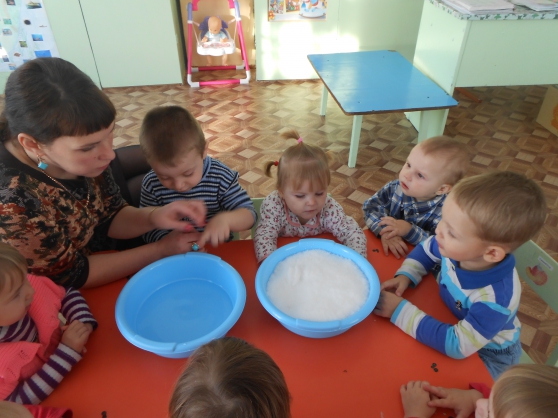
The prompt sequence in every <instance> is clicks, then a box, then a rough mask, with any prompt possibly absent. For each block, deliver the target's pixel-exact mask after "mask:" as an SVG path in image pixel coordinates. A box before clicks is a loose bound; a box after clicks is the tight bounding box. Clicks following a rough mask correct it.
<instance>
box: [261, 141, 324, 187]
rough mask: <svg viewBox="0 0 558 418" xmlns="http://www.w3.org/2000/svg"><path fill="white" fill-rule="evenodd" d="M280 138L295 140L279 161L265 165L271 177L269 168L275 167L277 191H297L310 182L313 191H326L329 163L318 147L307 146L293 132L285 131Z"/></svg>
mask: <svg viewBox="0 0 558 418" xmlns="http://www.w3.org/2000/svg"><path fill="white" fill-rule="evenodd" d="M281 136H282V137H283V138H285V139H295V140H297V144H296V145H292V146H290V147H289V148H287V149H286V150H285V152H283V155H282V156H281V158H280V160H279V161H270V162H268V163H266V165H265V173H266V174H267V176H269V177H271V167H273V166H274V165H277V190H280V191H283V190H285V187H286V186H291V187H292V188H294V189H299V188H300V187H301V186H302V184H303V183H304V182H305V181H309V182H310V186H311V187H312V189H313V190H324V189H327V187H328V186H329V183H330V181H331V174H330V171H329V162H328V158H327V155H326V153H325V152H324V150H323V149H321V148H320V147H317V146H315V145H311V144H308V143H306V142H304V140H303V139H302V138H301V137H300V135H299V134H298V132H296V131H294V130H290V131H286V132H284V133H283V134H281Z"/></svg>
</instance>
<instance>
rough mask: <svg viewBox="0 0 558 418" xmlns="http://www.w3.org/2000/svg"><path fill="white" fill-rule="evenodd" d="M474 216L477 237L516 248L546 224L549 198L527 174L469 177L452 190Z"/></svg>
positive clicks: (492, 174)
mask: <svg viewBox="0 0 558 418" xmlns="http://www.w3.org/2000/svg"><path fill="white" fill-rule="evenodd" d="M450 196H452V197H453V198H454V199H455V202H456V203H457V205H458V206H459V207H460V208H461V210H462V211H463V212H465V213H466V214H467V216H468V217H469V218H470V219H471V222H472V223H473V224H474V225H475V227H476V233H477V236H478V237H479V238H480V239H482V240H484V241H487V242H493V243H498V244H504V245H507V246H509V247H510V251H513V250H514V249H516V248H517V247H519V246H520V245H521V244H523V243H524V242H526V241H528V240H529V239H531V237H533V236H534V235H535V234H536V233H537V232H539V229H541V227H542V226H543V225H544V221H545V218H546V212H547V208H546V199H545V197H544V193H543V191H542V190H541V188H540V187H539V186H538V185H537V184H536V183H535V182H534V181H533V180H530V179H528V178H527V177H525V176H524V175H523V174H518V173H514V172H512V171H495V172H489V173H484V174H479V175H477V176H473V177H467V178H465V179H463V180H461V181H460V182H459V183H457V185H456V186H455V187H454V188H453V190H452V191H451V193H450Z"/></svg>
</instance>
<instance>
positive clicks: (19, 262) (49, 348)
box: [0, 243, 97, 405]
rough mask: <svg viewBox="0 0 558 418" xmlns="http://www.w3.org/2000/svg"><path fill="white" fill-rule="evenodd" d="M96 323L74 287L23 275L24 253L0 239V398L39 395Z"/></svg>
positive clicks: (32, 400)
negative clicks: (64, 323)
mask: <svg viewBox="0 0 558 418" xmlns="http://www.w3.org/2000/svg"><path fill="white" fill-rule="evenodd" d="M59 314H62V316H63V317H64V318H65V319H66V321H67V324H68V325H67V326H64V327H61V323H60V318H59ZM96 327H97V321H95V318H93V316H92V315H91V312H90V311H89V307H88V306H87V304H86V302H85V299H83V297H82V296H81V294H80V293H79V292H78V291H77V290H74V289H68V290H66V289H64V288H63V287H61V286H58V285H57V284H55V283H54V282H53V281H51V280H50V279H48V278H46V277H40V276H34V275H32V274H27V261H26V260H25V258H24V257H23V256H22V255H21V254H20V253H19V252H18V251H17V250H16V249H15V248H13V247H11V246H10V245H7V244H4V243H0V399H3V400H7V401H12V402H17V403H21V404H32V405H34V404H38V403H40V402H42V401H43V400H45V399H46V398H47V396H48V395H50V393H52V391H53V390H54V389H55V388H56V386H58V384H59V383H60V382H61V381H62V379H63V378H64V376H66V374H67V373H68V372H69V371H70V370H71V369H72V367H73V366H74V365H75V364H76V363H77V362H78V361H80V360H81V358H82V353H83V352H84V351H85V344H86V343H87V340H88V338H89V335H90V334H91V332H92V331H93V330H94V329H95V328H96Z"/></svg>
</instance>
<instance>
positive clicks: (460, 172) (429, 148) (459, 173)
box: [417, 135, 471, 186]
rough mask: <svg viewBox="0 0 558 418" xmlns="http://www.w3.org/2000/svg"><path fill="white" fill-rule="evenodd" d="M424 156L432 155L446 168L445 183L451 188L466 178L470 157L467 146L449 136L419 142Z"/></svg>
mask: <svg viewBox="0 0 558 418" xmlns="http://www.w3.org/2000/svg"><path fill="white" fill-rule="evenodd" d="M417 146H420V147H421V148H420V149H421V150H422V152H423V153H424V155H432V156H435V157H436V158H437V162H438V163H439V164H440V165H443V166H444V178H443V182H444V183H447V184H449V185H451V186H453V185H454V184H456V183H457V182H458V181H459V180H461V179H462V178H463V177H465V174H466V173H467V170H468V169H469V160H470V158H471V157H470V155H469V152H468V151H467V146H466V145H465V144H463V143H462V142H459V141H458V140H457V139H453V138H450V137H448V136H444V135H441V136H434V137H432V138H428V139H427V140H425V141H423V142H419V144H418V145H417Z"/></svg>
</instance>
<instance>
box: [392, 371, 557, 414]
mask: <svg viewBox="0 0 558 418" xmlns="http://www.w3.org/2000/svg"><path fill="white" fill-rule="evenodd" d="M401 400H402V402H403V409H404V411H405V418H430V417H431V416H432V414H434V412H435V411H436V408H449V409H453V410H454V412H455V414H456V418H469V416H470V415H471V414H472V413H473V412H475V417H476V418H555V417H556V416H557V414H558V368H556V367H552V366H545V365H542V364H520V365H516V366H513V367H510V368H509V369H508V370H507V371H505V372H504V373H503V374H502V375H501V376H500V377H499V378H498V380H497V381H496V383H495V384H494V387H493V388H492V390H490V389H489V388H488V387H487V386H486V385H483V384H482V383H471V384H470V389H469V390H462V389H446V388H442V387H439V386H432V385H430V384H429V383H428V382H409V383H407V384H406V385H403V386H402V387H401ZM444 415H445V414H444Z"/></svg>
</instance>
